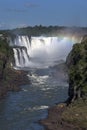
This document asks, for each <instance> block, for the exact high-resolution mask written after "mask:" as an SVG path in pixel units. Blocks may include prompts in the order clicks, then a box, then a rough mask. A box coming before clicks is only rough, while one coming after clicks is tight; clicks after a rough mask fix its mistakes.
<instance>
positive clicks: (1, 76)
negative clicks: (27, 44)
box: [0, 35, 29, 98]
mask: <svg viewBox="0 0 87 130" xmlns="http://www.w3.org/2000/svg"><path fill="white" fill-rule="evenodd" d="M13 62H14V58H13V51H12V48H11V47H9V44H8V37H6V36H4V35H0V98H2V97H3V96H4V95H6V93H7V91H9V90H12V91H18V90H19V89H20V88H19V86H20V85H23V84H27V83H29V80H28V77H27V74H26V72H24V71H17V70H14V69H13V68H12V63H13Z"/></svg>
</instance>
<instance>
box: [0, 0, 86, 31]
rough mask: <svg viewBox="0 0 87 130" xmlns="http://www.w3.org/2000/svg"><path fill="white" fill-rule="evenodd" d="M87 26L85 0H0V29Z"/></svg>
mask: <svg viewBox="0 0 87 130" xmlns="http://www.w3.org/2000/svg"><path fill="white" fill-rule="evenodd" d="M40 24H41V25H46V26H48V25H59V26H60V25H64V26H87V0H0V29H6V28H15V27H23V26H34V25H40Z"/></svg>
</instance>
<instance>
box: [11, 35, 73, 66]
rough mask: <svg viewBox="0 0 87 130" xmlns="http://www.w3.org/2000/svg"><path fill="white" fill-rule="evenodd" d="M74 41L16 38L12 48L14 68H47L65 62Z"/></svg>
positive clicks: (53, 38) (66, 38)
mask: <svg viewBox="0 0 87 130" xmlns="http://www.w3.org/2000/svg"><path fill="white" fill-rule="evenodd" d="M74 43H75V41H74V40H73V38H69V37H44V36H40V37H31V38H29V37H28V36H17V37H16V38H15V39H14V40H13V41H11V42H10V44H11V45H12V46H13V51H14V58H15V66H16V67H29V68H38V67H41V68H42V67H47V66H51V65H54V64H56V63H57V62H58V61H60V60H65V59H66V57H67V55H68V53H69V52H70V50H71V49H72V46H73V44H74Z"/></svg>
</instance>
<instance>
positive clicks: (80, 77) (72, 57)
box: [41, 36, 87, 130]
mask: <svg viewBox="0 0 87 130" xmlns="http://www.w3.org/2000/svg"><path fill="white" fill-rule="evenodd" d="M66 64H67V66H68V75H69V89H68V95H69V98H68V99H67V101H66V102H65V103H62V104H58V105H56V106H55V107H53V108H50V109H49V111H48V117H47V119H44V120H42V121H41V124H43V125H45V126H46V130H87V36H84V37H83V39H82V42H81V43H76V44H75V45H74V46H73V49H72V51H71V52H70V54H69V55H68V57H67V60H66Z"/></svg>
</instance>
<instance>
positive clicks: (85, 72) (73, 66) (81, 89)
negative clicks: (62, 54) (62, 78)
mask: <svg viewBox="0 0 87 130" xmlns="http://www.w3.org/2000/svg"><path fill="white" fill-rule="evenodd" d="M68 60H69V63H68V67H69V85H70V88H69V96H72V100H75V99H77V98H86V96H87V40H84V39H83V40H82V42H81V44H78V43H77V44H75V45H74V46H73V49H72V51H71V53H70V54H69V56H68Z"/></svg>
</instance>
